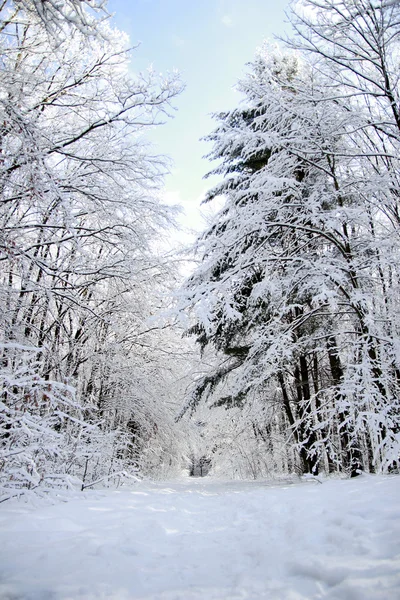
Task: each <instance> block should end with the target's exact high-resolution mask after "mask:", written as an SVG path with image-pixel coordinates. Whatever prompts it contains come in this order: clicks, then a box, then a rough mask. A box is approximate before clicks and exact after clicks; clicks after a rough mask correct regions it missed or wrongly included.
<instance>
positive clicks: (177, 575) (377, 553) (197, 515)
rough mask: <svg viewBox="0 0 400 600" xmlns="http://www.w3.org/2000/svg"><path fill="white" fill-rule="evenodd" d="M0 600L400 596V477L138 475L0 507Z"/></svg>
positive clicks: (394, 599)
mask: <svg viewBox="0 0 400 600" xmlns="http://www.w3.org/2000/svg"><path fill="white" fill-rule="evenodd" d="M0 532H1V533H0V598H1V600H78V599H85V600H102V599H113V600H131V599H142V600H145V599H146V600H150V599H151V600H156V599H157V600H158V599H159V600H228V599H229V600H244V599H246V600H259V599H266V600H316V599H320V598H324V599H329V600H377V599H379V600H398V599H399V598H400V477H399V476H386V477H384V476H361V477H359V478H357V479H354V480H328V481H324V482H323V483H322V485H321V484H320V483H318V482H316V481H315V480H314V481H307V482H301V483H291V482H289V481H287V482H281V483H277V482H275V483H274V482H269V481H262V482H260V481H258V482H221V481H218V480H212V479H208V478H204V479H186V480H179V481H175V482H168V483H149V482H138V483H136V484H135V485H134V486H132V487H131V488H129V489H120V490H117V491H93V492H91V493H89V492H87V493H85V494H84V495H82V497H76V495H75V496H74V497H73V498H72V499H70V500H69V501H67V502H65V501H63V502H61V501H59V500H58V501H57V502H56V503H53V504H49V502H48V501H47V502H44V501H43V500H37V501H35V505H34V506H33V505H32V503H26V502H21V501H16V500H12V501H9V502H6V503H3V504H2V505H1V506H0Z"/></svg>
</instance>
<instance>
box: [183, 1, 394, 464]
mask: <svg viewBox="0 0 400 600" xmlns="http://www.w3.org/2000/svg"><path fill="white" fill-rule="evenodd" d="M290 19H291V23H292V26H293V30H294V34H293V37H292V38H291V39H289V40H287V41H286V42H284V43H283V45H282V47H281V49H279V48H278V46H270V45H264V47H263V48H262V49H261V50H260V51H259V52H258V54H257V56H256V59H255V61H254V62H253V64H252V65H251V69H250V71H249V73H248V74H247V75H246V76H245V77H244V78H243V79H242V80H241V81H240V83H239V89H240V91H241V92H242V93H243V96H244V102H243V103H242V104H241V105H240V107H238V108H237V109H235V110H232V111H229V112H225V113H221V114H218V115H215V118H216V120H217V121H218V125H217V128H216V129H215V131H214V132H213V133H212V134H211V135H210V136H209V140H210V141H211V142H212V143H213V151H212V152H211V154H210V157H209V158H211V159H216V160H219V166H217V167H216V168H215V169H214V171H213V173H214V174H219V175H221V176H222V181H221V183H220V184H219V185H217V186H216V187H214V188H213V189H211V190H210V191H209V193H208V196H207V198H206V202H209V201H212V200H213V199H214V198H221V197H222V198H223V199H224V206H223V208H222V209H221V210H220V211H219V212H218V213H217V215H216V216H215V218H214V219H213V221H212V222H211V224H210V226H209V227H208V229H207V230H206V231H205V232H204V234H203V235H202V236H201V237H200V239H199V240H198V242H197V248H198V256H199V259H200V263H199V266H198V267H197V268H196V270H195V271H194V273H193V275H192V276H191V277H190V278H189V279H188V280H187V282H186V284H185V287H184V289H183V291H182V300H181V306H182V310H189V311H190V314H191V322H190V325H189V327H188V330H187V333H188V335H192V336H194V337H195V339H197V341H198V342H199V344H200V345H201V347H202V348H203V350H204V349H206V348H207V352H208V355H207V356H208V363H209V364H210V362H211V363H212V364H213V367H212V368H208V370H206V372H205V374H204V375H203V376H202V377H201V378H200V379H198V380H197V381H196V383H195V385H194V388H193V392H192V395H191V397H190V399H189V400H188V402H187V404H186V407H185V409H184V410H185V411H193V410H195V409H196V408H197V407H198V406H199V404H200V402H201V401H204V400H205V399H208V404H209V405H211V406H213V407H217V408H214V410H215V411H216V412H215V413H214V414H215V415H218V416H216V419H217V420H216V421H214V422H213V424H212V427H213V428H214V430H215V435H214V440H215V443H211V444H210V446H209V448H210V452H211V454H214V456H215V457H217V456H218V454H220V459H221V460H222V459H223V460H225V462H226V461H227V460H228V458H229V460H228V462H229V465H230V466H229V469H230V470H231V471H232V472H234V471H235V468H234V462H235V458H234V457H235V456H236V460H237V463H238V465H239V466H238V470H241V474H242V475H244V476H248V475H249V474H251V475H253V476H258V475H260V474H261V475H262V474H267V473H270V472H274V471H277V470H284V471H288V470H289V471H293V470H296V471H298V472H300V473H314V474H316V473H318V471H320V470H323V471H325V472H337V471H340V472H345V473H348V474H351V475H356V474H357V473H359V472H360V471H363V470H366V471H370V472H376V471H388V470H393V469H396V468H398V460H399V451H400V447H399V439H400V429H399V425H400V402H399V392H400V344H399V341H400V340H399V333H400V315H399V275H400V273H399V256H400V237H399V233H400V206H399V200H400V192H399V190H400V188H399V183H400V164H399V157H400V95H399V74H400V71H399V63H398V57H399V50H400V46H399V41H400V40H399V35H400V5H399V3H398V2H387V1H382V0H377V1H372V0H318V1H317V0H315V1H314V0H304V2H300V3H296V4H294V5H292V7H291V13H290ZM210 356H213V358H212V359H211V361H210ZM218 407H219V408H218ZM223 407H224V408H225V409H230V410H227V411H225V410H221V409H222V408H223ZM203 414H204V413H203ZM212 414H213V413H212V411H211V412H210V414H209V417H208V419H207V420H210V421H212ZM218 419H219V421H218ZM218 423H219V425H218ZM227 432H228V433H227ZM229 432H230V433H229ZM216 462H218V460H217V458H216Z"/></svg>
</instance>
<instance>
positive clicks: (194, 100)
mask: <svg viewBox="0 0 400 600" xmlns="http://www.w3.org/2000/svg"><path fill="white" fill-rule="evenodd" d="M288 5H289V0H199V1H197V2H196V1H193V0H191V1H188V0H133V1H132V0H109V2H108V9H109V11H110V12H111V13H113V14H114V18H113V21H114V23H115V24H116V26H117V27H118V28H119V29H121V30H123V31H125V32H126V33H127V34H128V35H129V37H130V42H131V44H137V43H139V42H140V46H139V47H138V48H137V49H136V50H135V52H134V53H133V57H132V68H133V70H134V71H141V70H145V69H147V68H148V67H149V66H150V65H152V66H153V68H154V69H155V71H156V72H160V73H165V72H167V71H172V70H174V69H177V70H178V71H179V72H180V74H181V77H182V80H183V82H184V84H185V90H184V92H183V93H182V94H181V95H180V96H179V97H178V98H177V99H176V102H175V107H176V109H177V110H176V112H175V114H174V118H173V119H171V120H169V121H168V122H167V123H166V124H165V125H163V126H162V127H157V128H155V129H154V130H153V131H152V132H151V134H150V139H151V141H152V142H153V143H155V145H156V150H157V152H158V153H162V154H165V155H168V156H169V157H171V159H172V161H173V166H172V168H171V173H170V175H168V176H167V177H166V181H165V192H164V196H165V200H166V201H167V202H168V203H174V204H181V205H182V206H183V208H184V210H185V216H183V217H182V218H181V223H182V224H183V225H184V226H186V227H190V228H193V229H197V230H199V231H200V230H202V229H203V228H204V223H203V222H202V219H201V212H203V213H204V212H207V209H204V207H203V209H201V208H200V203H201V199H202V197H203V196H204V193H205V192H206V190H207V189H209V188H210V187H211V185H212V183H213V181H215V179H214V180H213V179H211V180H210V179H208V180H206V181H205V180H204V179H203V177H204V175H205V174H206V173H207V172H208V171H209V170H210V169H211V168H212V167H213V164H212V163H210V162H209V161H208V160H207V159H204V158H203V157H204V155H205V154H207V153H208V152H209V151H210V150H211V145H210V143H208V142H205V141H200V138H202V137H204V136H206V135H207V134H209V133H211V131H212V130H213V129H214V127H215V122H214V121H213V120H212V118H211V113H213V112H219V111H224V110H229V109H232V108H234V107H236V106H238V105H239V103H240V100H241V95H240V94H239V93H238V92H237V91H236V90H235V89H234V86H235V83H236V82H237V81H238V80H239V79H240V77H241V76H242V75H243V73H245V72H246V63H248V62H249V61H251V60H252V59H253V58H254V55H255V52H256V49H257V47H259V46H260V45H261V44H262V42H263V40H264V39H269V40H272V39H273V36H274V35H284V34H285V32H289V31H290V27H289V25H288V24H287V17H286V15H285V11H286V10H287V9H288Z"/></svg>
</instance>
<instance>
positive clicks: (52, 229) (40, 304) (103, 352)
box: [0, 0, 181, 483]
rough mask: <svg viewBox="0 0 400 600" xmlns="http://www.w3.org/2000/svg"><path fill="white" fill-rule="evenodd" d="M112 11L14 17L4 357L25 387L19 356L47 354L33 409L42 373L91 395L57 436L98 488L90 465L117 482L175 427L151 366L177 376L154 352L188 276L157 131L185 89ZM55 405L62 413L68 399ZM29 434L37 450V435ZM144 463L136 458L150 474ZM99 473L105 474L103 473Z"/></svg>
mask: <svg viewBox="0 0 400 600" xmlns="http://www.w3.org/2000/svg"><path fill="white" fill-rule="evenodd" d="M103 9H104V3H100V2H89V1H88V2H77V1H75V0H69V1H68V2H65V3H59V2H51V1H49V2H46V3H43V2H36V1H33V0H32V1H30V0H26V1H25V0H21V1H20V2H15V3H12V2H10V3H9V2H7V3H3V5H2V7H1V12H0V36H1V37H0V44H1V59H0V61H1V62H0V80H1V86H0V87H1V92H0V113H1V115H0V122H1V126H0V152H1V153H0V186H1V196H0V230H1V233H0V252H1V254H0V285H1V288H0V306H1V316H0V323H1V330H2V332H3V334H2V335H3V339H2V347H1V360H2V365H3V367H4V369H5V373H6V374H7V381H9V380H10V381H11V379H10V377H11V375H10V372H11V373H12V372H13V370H14V369H17V370H18V369H19V367H18V365H19V364H20V363H21V361H22V363H24V364H25V363H26V361H25V359H23V358H21V357H19V358H18V357H17V358H16V354H15V351H14V349H15V348H23V349H24V353H25V352H28V353H29V352H31V353H33V355H34V356H35V359H34V360H31V361H30V362H29V361H28V362H29V365H30V366H29V373H30V375H29V378H28V379H27V380H26V382H25V384H22V383H21V384H18V386H17V388H16V389H19V390H20V392H18V394H20V396H19V400H21V398H23V397H30V395H31V392H30V391H29V390H30V387H31V384H30V381H33V380H34V379H35V377H37V380H38V381H40V382H45V381H48V382H49V384H48V385H49V386H53V385H56V388H57V389H58V387H57V386H61V387H62V386H66V387H65V389H66V390H69V391H68V393H70V390H71V389H74V390H75V391H74V404H73V406H74V407H75V408H74V409H71V410H72V413H71V414H70V415H69V417H70V420H69V422H68V424H67V421H65V423H64V422H63V423H61V422H60V421H59V419H58V417H57V418H55V421H54V423H58V425H55V424H53V425H54V426H52V429H53V431H58V430H59V431H58V432H59V433H60V434H63V435H64V437H63V440H64V441H63V442H62V443H61V442H60V445H61V446H62V444H64V443H65V444H66V451H67V449H68V451H72V449H73V447H74V442H73V440H74V438H77V437H78V438H79V439H80V440H82V444H83V446H85V447H86V450H84V451H83V452H81V455H82V457H83V458H82V461H80V467H79V468H76V469H75V472H78V471H79V473H80V476H81V477H82V474H83V473H84V475H85V479H86V483H88V481H87V479H88V476H89V474H88V464H89V463H90V464H89V470H90V468H91V467H92V466H93V464H94V463H95V461H97V463H99V464H101V467H102V471H101V473H100V474H101V476H103V475H104V472H105V471H106V472H110V471H112V470H113V469H114V467H112V466H111V464H117V463H118V460H117V459H120V458H121V457H126V458H127V457H128V458H129V457H130V458H132V451H131V450H127V447H128V446H130V447H132V445H133V446H135V444H136V446H137V447H140V443H139V442H138V443H136V442H135V440H137V439H138V438H139V437H140V436H139V435H138V432H139V430H140V434H141V433H142V432H143V435H147V434H145V433H144V432H145V429H146V427H147V428H153V429H154V428H155V427H157V415H158V417H160V415H161V414H163V417H162V418H164V417H165V418H167V420H168V419H169V420H170V421H172V420H173V419H172V417H169V416H167V415H168V414H169V412H168V411H169V409H168V410H165V411H164V413H163V410H162V402H160V405H159V407H158V408H157V410H156V403H155V402H152V403H150V404H149V394H148V393H147V391H146V390H147V389H148V388H149V387H151V386H149V385H148V373H146V371H145V369H144V368H143V365H144V364H146V365H147V369H151V368H154V369H156V368H161V366H160V364H159V363H160V361H158V362H157V360H155V361H153V358H152V357H151V356H149V355H148V354H149V353H146V351H145V350H144V349H143V346H142V345H141V342H142V341H143V340H144V339H146V338H144V334H143V332H144V331H145V330H146V329H147V328H148V325H146V320H147V319H148V318H149V317H150V316H151V312H152V311H154V309H155V308H156V307H157V306H158V305H159V304H160V297H162V296H163V294H164V291H165V287H166V285H167V281H168V279H169V278H173V274H172V272H171V269H170V267H169V266H168V264H167V261H166V260H165V259H164V258H163V257H162V256H161V254H160V253H157V252H156V250H155V247H156V245H155V243H154V241H155V239H157V240H159V238H160V235H162V231H163V230H164V229H165V228H166V227H168V226H169V225H170V224H171V223H172V221H173V218H174V211H173V209H171V208H170V207H166V206H163V205H162V203H161V202H160V199H159V187H160V184H161V182H162V176H163V174H164V173H165V172H166V167H165V164H164V162H163V160H162V159H160V158H159V157H154V156H152V154H151V153H150V151H149V149H148V148H147V146H146V142H145V140H144V137H143V135H144V133H145V132H146V130H147V129H149V128H150V127H153V126H154V125H155V124H156V123H157V122H158V120H159V117H160V115H163V116H165V115H166V114H169V113H170V108H171V106H170V103H171V100H172V99H173V98H174V97H175V96H176V94H177V93H178V92H179V91H180V88H181V85H180V83H179V80H178V77H177V75H176V74H174V73H173V74H171V75H170V76H166V77H164V78H163V77H161V76H158V75H155V74H154V73H153V72H152V70H151V69H150V70H149V71H147V72H146V73H143V74H140V75H138V76H136V77H133V76H132V75H131V72H130V66H129V61H130V57H131V53H130V51H129V49H128V46H127V39H126V36H124V34H121V32H118V31H116V30H114V29H112V27H111V26H110V25H109V24H108V23H107V22H105V21H104V19H103V17H104V15H105V12H104V11H105V9H104V10H103ZM96 14H97V16H96ZM155 329H156V328H155ZM154 335H156V333H155V331H154ZM153 345H155V344H154V342H153ZM23 355H24V356H25V354H23ZM33 373H35V376H34V375H33ZM127 374H128V375H127ZM32 377H33V379H32ZM162 380H163V379H162V375H161V373H159V374H158V383H159V384H160V385H161V381H162ZM128 381H130V384H131V388H130V391H129V394H127V385H128V384H127V382H128ZM52 382H53V383H52ZM54 382H55V383H54ZM134 382H135V384H136V387H135V389H134V391H133V390H132V385H133V383H134ZM41 385H42V383H41ZM43 385H44V384H43ZM60 389H61V388H60ZM63 389H64V388H63ZM165 390H166V388H165ZM153 391H154V390H153ZM2 393H3V403H4V404H3V408H4V410H6V412H7V415H8V416H7V419H8V421H7V424H6V426H7V428H8V427H9V425H10V423H9V419H11V418H15V419H16V421H15V423H16V424H15V426H14V425H13V426H12V427H13V428H14V429H15V428H16V429H18V428H19V427H20V426H21V427H22V424H21V423H22V421H20V420H18V419H19V418H17V415H16V413H12V412H9V409H10V406H9V405H8V404H7V398H10V390H9V389H4V390H3V392H2ZM16 393H17V392H16ZM68 393H67V395H68ZM21 394H22V395H21ZM60 394H61V392H60ZM35 397H36V396H35ZM60 398H61V396H60ZM19 400H18V401H17V400H15V402H16V403H17V406H19V407H21V406H22V407H24V406H25V404H24V403H23V402H22V404H21V402H20V401H19ZM60 402H61V400H60ZM13 403H14V400H13ZM146 403H147V406H146V407H145V408H140V407H141V406H142V405H144V404H146ZM35 406H37V411H36V416H35V419H39V421H40V417H41V415H42V404H41V402H38V403H37V405H36V403H35V402H33V404H32V403H30V404H29V407H30V409H29V410H32V407H35ZM49 406H50V408H49V411H50V412H51V413H52V411H53V412H54V414H58V413H57V411H59V410H60V408H59V406H58V404H57V401H56V400H54V402H52V403H51V405H49ZM71 406H72V404H71ZM18 410H23V411H24V410H25V408H19V409H18ZM74 410H75V411H76V414H75V415H74V414H73V412H74ZM152 411H153V413H152ZM170 412H172V411H170ZM136 413H140V415H139V416H138V415H137V414H136ZM11 414H13V415H14V417H11V416H10V415H11ZM32 414H33V413H32ZM52 415H53V413H52ZM52 418H53V416H51V418H50V421H49V423H52V420H51V419H52ZM162 418H161V420H162ZM72 419H75V420H76V422H78V421H79V423H80V424H81V425H79V427H80V430H79V431H80V433H79V434H77V430H76V428H73V427H72V425H71V423H72V422H73V420H72ZM146 419H147V423H145V420H146ZM159 425H161V424H159ZM24 427H25V428H26V424H25V425H24ZM82 427H83V429H82ZM87 427H89V429H87ZM160 428H161V426H160ZM50 429H51V427H50ZM89 430H90V432H89V433H87V432H88V431H89ZM46 431H49V429H48V428H47V429H46ZM25 433H27V432H26V431H25ZM106 434H107V435H108V436H109V439H110V440H111V442H110V443H106V441H105V439H106V438H105V437H104V436H105V435H106ZM46 435H47V434H46ZM96 436H97V437H96ZM2 439H3V438H2ZM9 439H10V438H9V435H8V434H5V437H4V440H5V444H6V445H7V444H8V443H9ZM16 439H20V440H21V439H23V445H24V447H25V446H26V445H27V444H28V445H29V439H31V441H32V440H33V438H30V437H29V434H28V433H27V435H26V436H25V437H24V436H22V437H21V436H20V437H18V436H17V438H16ZM68 439H69V440H70V441H69V442H68ZM7 440H8V441H7ZM96 440H97V441H96ZM21 443H22V442H21ZM32 443H36V442H33V441H32ZM15 444H16V441H15V440H14V441H13V445H14V447H15ZM95 446H97V448H98V450H96V452H95V451H94V448H95ZM108 446H109V448H110V452H109V453H108V458H107V459H105V458H104V457H105V453H107V452H108V450H107V451H106V448H107V447H108ZM67 447H68V448H67ZM136 450H137V449H135V450H134V452H133V454H135V452H136ZM99 452H100V453H101V452H102V453H103V454H99ZM72 454H73V453H72ZM136 454H137V452H136ZM136 454H135V460H133V459H132V460H131V461H130V463H129V460H128V461H127V464H131V465H133V466H135V465H136V466H137V456H136ZM89 456H90V457H92V458H90V460H89V463H88V460H87V459H86V458H87V457H89ZM76 457H77V453H75V463H76V464H75V467H77V464H78V463H79V460H78V459H77V458H76ZM85 457H86V458H85ZM94 457H96V458H94ZM71 461H72V462H73V461H74V459H73V458H71ZM71 461H70V462H71ZM67 462H68V461H67ZM7 469H8V466H7V464H3V470H4V472H5V473H6V475H7V473H8V472H9V471H7ZM98 475H99V469H98V468H97V470H96V473H95V472H94V471H93V477H92V479H93V478H94V479H96V477H98Z"/></svg>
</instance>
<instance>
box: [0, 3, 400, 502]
mask: <svg viewBox="0 0 400 600" xmlns="http://www.w3.org/2000/svg"><path fill="white" fill-rule="evenodd" d="M288 15H289V19H290V23H291V30H292V33H291V34H290V35H289V36H287V38H286V39H282V40H280V41H279V42H277V43H271V42H265V43H264V44H263V45H262V46H261V48H260V49H259V50H258V51H257V52H256V53H255V57H254V60H253V62H252V63H251V64H250V65H248V66H247V74H246V75H245V76H244V77H243V78H242V79H241V80H240V82H239V84H238V89H239V91H240V92H241V98H242V100H241V102H240V103H239V104H238V106H237V107H236V108H235V109H234V110H227V111H225V112H221V113H218V114H215V115H214V119H215V128H214V130H213V131H212V132H207V131H205V132H204V136H206V137H207V139H208V141H209V142H210V144H211V147H212V151H211V152H210V154H209V156H208V157H207V158H206V160H205V161H204V165H205V166H204V172H205V173H207V171H208V172H209V175H213V176H217V177H218V181H219V183H217V184H215V185H212V186H211V185H210V187H209V191H208V193H207V196H206V198H205V200H204V203H205V205H206V206H207V207H210V210H211V214H212V216H210V217H209V218H208V221H207V223H205V224H204V228H203V233H202V234H201V235H200V236H199V237H198V239H196V240H195V242H194V243H193V245H192V246H191V247H190V248H187V249H186V250H185V251H184V252H182V251H181V250H179V251H176V252H172V251H171V248H170V240H171V236H172V237H173V235H175V234H173V233H172V232H173V231H175V228H176V216H177V214H178V211H179V207H176V206H171V205H170V204H167V203H165V202H164V201H163V185H164V184H163V182H164V178H165V176H166V175H167V173H168V169H169V166H168V159H167V157H160V156H159V155H158V154H157V151H156V150H154V148H152V147H151V145H150V144H149V143H148V132H150V130H152V129H153V128H154V127H156V128H157V127H162V122H163V121H164V120H166V119H168V118H169V117H170V116H171V115H172V114H173V111H174V107H175V101H176V98H177V97H178V96H179V94H180V93H181V91H182V89H183V86H184V82H183V81H182V79H181V77H180V76H179V74H177V73H175V72H173V71H172V72H171V73H170V74H169V75H165V74H164V75H160V74H158V73H157V72H155V71H154V70H152V69H151V68H149V69H148V70H146V71H145V72H142V73H136V72H135V71H134V70H133V69H132V68H131V63H130V61H131V57H132V55H134V53H135V48H133V49H132V48H130V46H129V39H128V37H127V36H126V35H125V34H124V33H123V32H121V31H118V30H117V29H116V28H115V26H114V25H113V22H112V19H111V18H110V16H109V14H108V12H107V7H106V3H105V2H103V1H102V0H64V2H58V1H56V0H2V1H1V2H0V43H1V58H0V78H1V83H0V113H1V114H0V185H1V191H0V354H1V360H0V382H1V390H0V394H1V395H0V440H1V444H0V502H3V501H5V500H8V499H10V498H12V497H15V496H18V495H21V494H24V493H26V492H27V491H28V490H29V491H34V492H35V493H43V494H45V493H47V492H49V491H51V490H65V489H74V490H82V491H83V490H86V489H93V488H96V487H97V488H99V487H116V486H119V485H120V484H121V482H125V481H129V480H132V479H133V480H136V479H138V478H139V479H140V478H149V479H156V480H158V479H161V480H162V479H166V478H173V477H177V476H179V475H181V474H182V473H183V472H186V473H187V474H191V475H197V476H198V475H204V474H207V473H208V472H210V473H212V474H213V475H215V476H217V477H225V478H229V479H259V478H268V477H272V478H273V477H279V476H282V475H290V474H296V475H299V476H302V475H309V476H317V475H318V474H320V475H321V474H324V475H330V474H335V475H343V476H347V477H353V476H356V475H359V474H360V473H362V472H365V473H380V474H385V473H386V474H387V473H398V469H399V461H400V304H399V291H400V270H399V257H400V86H399V78H400V62H399V61H400V3H399V2H398V0H301V1H300V2H293V3H292V4H291V5H290V9H289V13H288ZM194 118H195V115H194ZM210 161H211V162H210ZM213 179H214V178H213ZM188 264H190V265H191V268H190V273H188V270H187V269H188V267H187V265H188Z"/></svg>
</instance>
